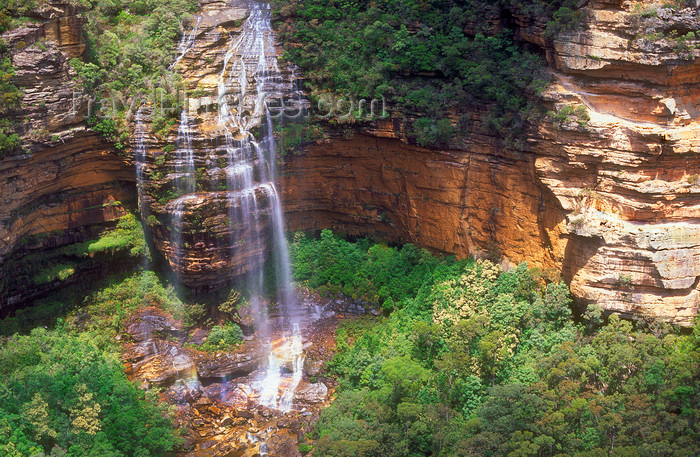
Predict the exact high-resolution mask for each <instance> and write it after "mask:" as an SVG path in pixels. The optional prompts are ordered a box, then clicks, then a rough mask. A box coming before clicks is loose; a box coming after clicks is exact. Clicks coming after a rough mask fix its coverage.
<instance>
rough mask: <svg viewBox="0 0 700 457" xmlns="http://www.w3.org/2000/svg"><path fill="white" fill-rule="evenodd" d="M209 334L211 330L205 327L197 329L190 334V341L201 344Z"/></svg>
mask: <svg viewBox="0 0 700 457" xmlns="http://www.w3.org/2000/svg"><path fill="white" fill-rule="evenodd" d="M207 335H209V330H207V329H203V328H198V329H195V331H193V332H192V334H191V335H190V338H189V340H188V342H189V343H192V344H196V345H201V344H203V343H204V341H205V340H206V339H207Z"/></svg>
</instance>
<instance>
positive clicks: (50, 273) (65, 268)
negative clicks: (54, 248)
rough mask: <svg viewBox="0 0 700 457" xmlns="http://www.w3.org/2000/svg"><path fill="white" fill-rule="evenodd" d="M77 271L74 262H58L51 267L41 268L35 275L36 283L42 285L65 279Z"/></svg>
mask: <svg viewBox="0 0 700 457" xmlns="http://www.w3.org/2000/svg"><path fill="white" fill-rule="evenodd" d="M74 273H75V265H72V264H60V263H59V264H57V265H54V266H51V267H49V268H45V269H43V270H41V271H40V272H39V273H38V274H37V275H36V276H35V277H34V284H36V285H42V284H49V283H51V282H53V281H64V280H66V279H68V277H69V276H71V275H73V274H74Z"/></svg>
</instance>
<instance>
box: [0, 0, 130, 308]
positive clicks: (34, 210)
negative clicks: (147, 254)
mask: <svg viewBox="0 0 700 457" xmlns="http://www.w3.org/2000/svg"><path fill="white" fill-rule="evenodd" d="M34 14H35V16H36V17H35V19H36V21H37V22H32V23H28V24H27V25H26V26H24V27H22V28H20V29H16V30H12V31H8V32H6V33H5V34H4V35H3V36H2V38H3V40H4V41H5V42H6V43H7V44H8V45H9V46H10V47H11V49H12V50H13V52H12V59H13V65H14V67H15V68H16V82H17V85H18V86H19V87H20V88H21V89H22V91H23V94H24V96H23V100H22V106H21V108H19V109H18V110H16V112H14V113H12V115H13V117H14V118H15V119H17V121H18V124H19V130H20V132H21V133H22V139H23V143H22V147H21V148H20V149H19V150H17V151H15V152H14V153H12V154H10V155H9V156H7V157H5V158H2V159H0V265H2V268H0V312H2V311H5V310H6V309H7V307H8V306H15V305H18V304H24V303H26V301H27V300H29V299H31V298H33V297H36V296H38V295H39V294H41V293H43V292H45V291H47V290H49V289H51V288H53V287H58V286H59V285H60V281H56V282H53V281H52V282H50V283H48V284H36V283H35V282H34V281H33V275H34V274H36V273H37V270H38V269H40V268H43V267H46V266H47V265H44V264H43V263H44V262H42V261H41V259H48V258H51V256H52V253H55V252H58V251H60V250H61V249H62V248H65V247H66V246H69V245H71V244H73V243H78V242H82V241H85V240H87V239H89V238H91V237H95V236H96V235H97V234H98V233H99V232H100V230H102V229H103V228H104V227H107V226H109V225H110V224H111V223H112V221H115V220H116V219H117V218H118V217H120V216H121V215H123V214H124V212H125V205H128V203H129V202H130V201H133V200H134V194H135V192H134V173H133V164H131V163H129V161H127V160H125V159H123V158H122V157H120V156H118V155H117V154H115V153H114V151H113V146H112V145H111V144H109V143H107V142H105V141H103V140H102V139H101V138H100V137H99V135H97V134H96V133H94V132H92V131H90V130H88V129H87V128H86V127H85V125H84V123H83V120H84V117H85V114H86V105H85V103H84V101H83V100H81V99H80V98H77V97H76V99H75V100H74V91H75V92H77V91H78V88H77V87H76V84H75V83H74V82H73V74H72V69H71V68H70V66H69V64H68V61H69V59H70V58H72V57H79V56H80V55H81V54H82V52H83V49H84V47H85V44H84V43H83V42H82V30H81V24H82V20H81V18H80V17H79V16H78V15H77V14H76V12H75V11H74V9H73V7H71V6H70V5H69V4H68V3H63V2H61V1H54V2H52V3H49V4H48V6H47V7H45V8H42V9H40V10H36V11H35V12H34ZM33 254H34V255H33ZM49 263H51V262H49ZM78 277H79V275H73V277H71V278H69V280H76V279H78Z"/></svg>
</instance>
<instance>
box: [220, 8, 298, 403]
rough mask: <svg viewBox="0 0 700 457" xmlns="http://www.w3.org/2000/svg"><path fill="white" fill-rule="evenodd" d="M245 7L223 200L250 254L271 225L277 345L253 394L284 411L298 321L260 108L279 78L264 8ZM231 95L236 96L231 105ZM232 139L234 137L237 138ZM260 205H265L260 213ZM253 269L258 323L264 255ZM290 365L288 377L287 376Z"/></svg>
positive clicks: (229, 111)
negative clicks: (258, 134)
mask: <svg viewBox="0 0 700 457" xmlns="http://www.w3.org/2000/svg"><path fill="white" fill-rule="evenodd" d="M250 7H251V12H250V15H249V17H248V19H247V20H246V22H245V24H244V25H243V31H242V33H241V35H239V36H238V37H237V39H235V40H232V42H231V44H230V46H229V48H228V50H227V52H226V55H225V58H224V68H223V70H222V72H221V74H220V75H219V83H218V89H219V90H218V106H219V118H218V123H219V126H220V127H221V128H225V129H227V132H226V135H225V136H224V138H225V140H226V150H227V155H228V161H229V165H228V169H227V183H228V191H229V199H230V200H231V202H230V206H231V208H232V209H234V210H233V211H232V214H231V220H232V223H240V224H243V225H244V226H246V227H249V228H250V230H248V231H247V238H248V239H246V240H244V241H245V242H246V243H250V245H252V246H255V245H257V244H258V243H260V242H261V239H262V236H263V234H262V233H260V231H259V227H260V224H259V218H260V217H261V213H262V212H263V211H266V212H268V213H269V216H270V219H271V226H272V246H273V250H272V251H273V252H272V255H273V259H274V264H275V267H276V271H275V273H276V280H277V284H276V286H277V287H276V289H277V291H278V301H279V307H280V308H279V309H280V311H281V318H282V323H281V327H282V328H283V337H282V343H281V344H279V342H278V344H273V342H271V341H270V343H269V344H270V352H269V357H268V366H267V370H266V373H265V376H264V377H263V379H261V380H259V391H260V401H261V403H262V404H264V405H266V406H268V407H271V408H277V409H281V410H289V409H291V407H292V401H293V397H294V389H295V388H296V386H297V385H298V384H299V381H300V380H301V375H302V368H303V354H302V338H301V329H300V326H301V320H300V316H299V312H298V311H297V310H296V300H295V299H294V296H293V292H292V287H291V275H290V268H289V256H288V253H287V243H286V240H285V236H284V221H283V217H282V205H281V201H280V197H279V193H278V192H277V189H276V187H275V177H276V176H275V147H274V146H275V141H274V136H273V126H272V119H271V116H270V114H269V111H268V108H267V100H266V98H267V96H268V95H270V94H279V93H281V92H282V85H283V78H282V75H281V72H280V69H279V68H278V66H277V57H276V55H277V54H276V51H275V47H274V35H273V32H272V27H271V23H270V11H269V6H268V5H261V4H258V3H252V4H251V6H250ZM250 85H254V87H255V90H254V91H251V90H249V89H250V87H249V86H250ZM231 94H234V96H233V97H231V96H230V95H231ZM236 101H237V103H235V102H236ZM232 102H233V103H232ZM263 120H265V121H264V122H262V123H263V124H264V125H263V128H262V130H263V138H262V139H261V141H259V142H258V141H256V139H255V137H254V136H253V134H252V133H251V129H252V128H253V127H254V126H257V125H258V124H260V123H261V121H263ZM231 132H236V136H235V138H234V135H233V134H232V133H231ZM261 199H262V200H264V202H265V205H264V209H263V205H262V204H261V203H262V202H261ZM235 241H236V242H240V240H235ZM251 262H255V263H257V265H254V266H251V267H250V268H248V271H249V273H248V278H247V285H248V288H249V292H250V294H251V296H252V297H253V298H252V301H253V303H252V306H253V308H254V310H255V311H257V313H258V314H259V315H263V316H264V314H265V308H266V307H265V306H264V304H263V303H261V301H260V300H259V298H258V297H260V296H262V286H263V271H262V264H263V262H264V257H263V251H262V250H260V251H259V255H257V256H253V257H252V258H251ZM271 332H272V329H271V328H270V325H269V323H268V319H266V318H265V317H263V318H262V319H260V324H259V326H258V334H259V336H260V337H261V338H264V339H267V340H268V341H269V340H270V338H271V337H272V333H271ZM290 364H291V376H289V374H288V373H287V371H289V365H290ZM281 387H282V389H281ZM280 391H281V392H280Z"/></svg>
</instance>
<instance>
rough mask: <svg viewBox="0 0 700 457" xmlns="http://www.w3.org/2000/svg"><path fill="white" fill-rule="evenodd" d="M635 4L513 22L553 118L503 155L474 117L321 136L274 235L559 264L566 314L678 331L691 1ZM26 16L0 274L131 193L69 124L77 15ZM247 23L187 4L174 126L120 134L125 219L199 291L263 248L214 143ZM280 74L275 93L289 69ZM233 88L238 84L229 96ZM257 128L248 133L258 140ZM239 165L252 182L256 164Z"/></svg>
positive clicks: (683, 297)
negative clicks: (241, 217) (571, 18)
mask: <svg viewBox="0 0 700 457" xmlns="http://www.w3.org/2000/svg"><path fill="white" fill-rule="evenodd" d="M653 8H656V6H655V5H654V4H652V3H650V2H636V3H631V2H622V1H621V0H609V1H590V2H588V4H587V5H586V6H585V7H584V8H583V20H582V23H581V24H580V25H579V27H578V28H577V29H576V30H575V31H572V32H566V33H564V34H562V35H560V37H559V38H558V39H556V40H554V41H551V40H547V39H545V38H544V31H543V30H542V27H541V25H538V24H530V23H527V22H526V21H525V20H524V19H522V18H517V17H516V18H515V21H516V22H518V21H519V28H518V34H519V36H520V38H521V39H523V40H526V41H529V42H531V43H532V44H533V45H535V46H539V47H540V48H541V49H542V50H543V52H544V53H545V54H546V56H547V60H548V62H549V64H550V69H551V72H552V75H553V81H554V82H553V84H552V85H551V86H550V87H549V88H548V89H547V90H546V92H545V93H544V94H542V99H543V103H544V104H545V105H546V106H547V107H548V109H550V110H551V111H552V114H551V115H550V116H548V117H547V118H546V119H544V120H543V121H542V122H540V123H539V124H538V125H536V126H534V128H533V129H532V130H531V131H529V132H527V140H528V141H527V144H528V147H527V148H524V149H523V150H509V149H504V148H503V147H502V146H501V144H500V142H499V139H498V138H496V136H495V135H494V134H493V133H491V132H488V131H484V130H483V129H482V128H481V127H480V125H479V122H478V121H476V122H474V123H473V131H471V132H468V133H469V134H468V135H465V136H467V137H468V141H466V142H465V143H463V144H454V145H451V146H450V147H448V148H444V149H433V150H431V149H425V148H419V147H417V146H413V145H411V144H409V142H408V140H407V138H406V135H405V133H404V131H405V125H404V123H403V121H402V120H400V119H391V120H388V121H379V122H377V123H376V124H374V125H372V126H367V125H363V126H362V127H356V128H354V129H352V131H353V132H354V133H352V134H350V135H348V134H347V133H342V134H341V133H337V134H333V133H331V135H330V138H329V139H327V140H324V141H319V142H317V143H313V144H311V145H309V146H308V148H307V149H306V151H305V152H304V153H303V154H301V155H295V156H289V157H286V158H285V159H284V164H283V169H282V176H281V183H280V188H281V192H282V200H283V201H284V209H285V212H286V219H287V223H288V228H289V229H290V230H318V229H322V228H326V227H330V228H334V229H336V230H339V231H341V232H345V233H348V234H353V235H366V234H370V235H377V236H381V237H385V238H387V239H390V240H393V241H397V242H412V243H415V244H417V245H420V246H423V247H426V248H429V249H432V250H435V251H439V252H444V253H451V254H457V255H459V256H466V255H472V254H474V255H490V256H503V257H504V258H506V259H508V260H509V261H511V262H521V261H528V263H529V264H530V265H531V266H533V267H538V268H541V269H543V270H546V271H548V272H559V271H560V272H562V273H563V276H564V278H565V279H566V280H567V282H569V283H570V284H571V289H572V292H573V293H574V295H575V296H576V297H577V298H578V299H579V300H580V301H581V302H596V303H598V304H600V305H601V306H603V307H604V308H606V309H608V310H615V311H620V312H622V313H627V314H635V313H645V314H649V315H652V316H655V317H660V318H664V319H668V320H671V321H674V322H678V323H689V322H690V319H691V318H692V316H693V315H695V314H696V313H697V310H698V301H699V300H700V292H699V291H698V277H700V223H698V216H700V214H699V213H700V198H699V193H700V186H699V185H698V183H699V180H698V177H697V176H698V173H700V166H699V165H700V159H699V157H698V153H699V152H700V123H699V122H698V115H699V107H700V71H699V69H700V61H699V58H700V50H698V49H695V46H697V45H698V42H697V40H695V41H693V40H690V41H688V40H687V39H679V38H678V37H681V36H685V35H686V34H687V32H689V31H693V30H698V28H699V27H698V24H699V21H700V19H699V18H698V12H697V10H695V9H690V8H687V9H684V10H676V11H674V10H670V9H663V8H658V9H657V10H654V12H652V9H653ZM37 14H39V16H40V17H42V18H43V19H42V20H41V22H40V23H39V24H34V25H31V26H28V27H26V28H23V29H20V30H16V31H12V32H8V33H6V34H5V36H4V37H3V38H4V39H5V41H6V42H8V43H9V44H10V45H11V46H13V47H14V48H15V50H16V51H15V52H14V65H15V66H16V67H17V68H18V80H19V81H20V82H21V84H22V86H23V89H24V93H25V96H24V105H23V108H22V110H21V111H20V112H18V113H16V117H17V119H22V120H23V121H22V131H23V133H24V137H23V138H24V148H25V149H27V150H29V151H30V154H25V153H19V154H17V155H15V156H12V157H9V158H5V159H3V160H2V161H0V168H2V172H0V189H2V190H3V192H2V195H3V197H0V198H4V200H3V202H4V203H3V204H2V205H1V206H0V260H2V261H3V262H4V263H5V262H10V261H14V260H18V259H21V258H25V257H26V256H27V255H29V254H32V253H35V252H43V251H45V250H51V249H59V248H61V247H63V246H66V245H69V244H70V243H74V242H78V241H83V240H84V239H86V238H88V237H90V236H92V235H94V233H96V232H97V231H99V230H100V228H101V227H104V225H105V224H108V223H109V221H112V220H114V219H115V218H117V217H118V216H120V215H121V214H123V211H124V207H123V204H122V203H121V202H125V201H127V200H129V199H135V195H136V192H135V187H134V179H135V178H134V172H133V166H131V164H129V163H128V161H127V160H125V159H123V158H120V156H118V155H116V154H114V153H113V152H112V151H111V148H110V146H109V145H107V144H105V143H104V142H103V141H102V140H101V139H100V138H99V137H98V136H96V135H95V134H94V133H92V132H90V131H88V130H86V129H85V128H84V127H83V126H82V121H83V118H84V115H85V109H84V106H83V105H82V104H78V105H77V108H76V109H72V107H73V103H72V92H73V88H74V85H73V82H72V77H71V71H72V70H71V69H70V68H69V66H68V64H67V60H68V59H69V58H70V57H73V56H79V55H80V54H81V53H82V49H83V44H82V42H81V39H80V33H79V27H80V24H81V22H80V19H79V17H78V16H77V15H75V12H74V11H72V9H71V8H70V7H69V6H68V5H64V4H62V3H54V4H52V5H51V6H50V7H49V8H47V10H46V11H43V10H42V11H41V12H38V13H37ZM249 14H250V13H249V11H247V10H244V9H231V8H228V7H227V6H226V5H224V4H223V3H220V2H205V3H204V4H203V6H202V10H201V11H200V16H201V18H200V19H198V21H197V25H196V29H195V31H194V32H193V33H191V34H190V35H189V36H186V37H185V38H186V39H185V40H183V44H182V46H185V47H184V48H182V49H181V51H184V50H185V49H187V51H186V52H183V53H182V55H181V58H180V59H179V60H178V66H177V67H175V68H176V69H179V71H180V72H181V73H182V75H183V80H184V82H185V86H186V88H187V89H188V91H189V92H190V98H189V102H188V103H187V105H186V106H185V109H184V110H183V113H184V114H180V118H179V128H178V126H177V125H175V126H173V127H172V128H171V129H170V130H169V131H167V132H165V133H164V134H163V135H161V136H155V135H153V134H152V133H151V129H150V125H148V121H145V122H146V125H141V126H139V125H135V126H134V130H135V132H136V133H135V134H134V136H133V140H132V143H133V145H134V147H135V148H134V149H135V151H137V150H138V148H143V151H144V153H143V157H142V158H141V165H140V170H141V171H142V172H143V180H142V182H141V188H142V191H143V192H142V202H141V203H142V209H143V212H144V216H145V217H146V218H147V219H148V221H149V225H151V228H152V230H153V234H154V241H155V243H156V247H157V248H158V249H159V250H160V251H161V252H163V253H164V254H165V257H166V258H167V259H168V261H169V262H170V264H171V266H172V268H173V269H174V270H175V271H177V272H178V273H179V274H180V276H181V277H182V278H183V279H184V280H185V282H186V283H188V284H190V285H196V286H202V287H215V286H217V285H220V284H222V283H223V282H226V281H227V280H228V279H229V278H230V277H232V276H234V275H239V274H241V273H244V272H245V271H246V269H247V268H248V266H249V265H251V264H252V263H254V262H252V260H251V259H261V258H263V257H264V256H265V251H266V249H265V246H269V244H270V243H269V240H270V235H271V233H270V218H271V215H272V211H271V204H270V199H271V198H273V199H274V198H275V196H274V194H272V193H270V191H269V189H267V188H265V189H263V188H260V189H258V191H256V192H253V193H252V194H250V195H249V196H252V197H253V199H254V200H255V202H256V203H255V204H256V205H257V206H256V208H257V212H254V214H257V216H256V224H257V225H252V226H251V225H247V227H257V228H256V230H254V231H255V232H256V233H258V234H259V235H256V238H255V241H254V242H242V241H240V240H248V239H252V238H251V235H250V234H248V233H244V232H243V231H242V230H243V228H244V225H241V224H237V223H236V222H235V218H236V214H239V213H241V211H242V210H241V208H242V207H243V206H250V205H249V203H246V201H245V200H243V199H242V198H243V197H242V194H241V195H239V198H238V200H235V199H234V200H235V201H233V200H232V199H231V193H230V192H229V191H230V190H231V189H233V188H235V184H234V181H235V179H234V175H235V174H236V173H237V172H238V171H237V169H236V167H235V166H233V165H234V163H233V162H235V160H237V159H236V157H234V156H235V154H233V153H232V149H231V148H230V147H229V146H230V145H231V144H233V145H234V146H235V148H234V149H235V150H240V146H241V145H242V144H243V143H244V142H243V143H242V141H243V138H242V136H241V135H238V134H237V133H235V131H233V130H231V129H227V128H224V127H222V125H221V116H219V111H218V110H220V109H221V106H220V102H221V97H220V95H221V93H220V90H221V86H220V84H219V83H220V80H221V77H222V76H221V68H222V67H223V66H224V63H225V62H229V63H230V62H232V61H229V60H227V59H231V58H232V57H231V56H234V58H235V59H237V58H243V57H244V54H241V55H240V56H239V55H237V54H236V52H237V51H235V50H234V51H232V52H228V51H230V46H231V43H232V41H231V40H230V38H231V37H233V38H235V37H239V36H241V34H242V32H243V27H244V23H245V20H246V18H247V17H248V16H249ZM264 33H265V34H269V33H272V32H270V31H265V32H264ZM190 36H191V40H190V39H189V37H190ZM265 36H267V35H265ZM234 41H235V40H234ZM38 43H40V44H41V46H38V45H35V44H38ZM270 52H271V54H270V56H274V55H275V54H276V51H275V50H274V49H271V50H270ZM270 56H268V57H270ZM234 67H235V65H234V66H232V68H234ZM234 73H235V68H234V69H233V70H232V72H231V74H230V75H228V77H227V79H226V81H225V83H224V85H225V86H227V87H226V90H225V91H224V92H225V96H226V97H228V98H230V99H231V101H230V103H229V105H230V107H231V112H232V113H233V114H234V115H240V116H243V117H246V116H247V117H252V118H256V116H251V113H252V111H251V109H252V107H253V106H254V104H255V103H254V99H255V98H256V97H257V84H256V83H255V74H254V73H253V72H249V73H246V74H244V75H241V74H240V71H239V72H238V73H235V74H234ZM242 76H243V77H242ZM279 76H280V78H278V79H280V80H284V81H286V82H284V85H285V87H286V88H285V89H284V90H290V89H289V87H287V86H289V83H290V82H291V80H292V78H291V77H290V75H289V71H288V70H285V69H282V70H281V73H280V75H279ZM243 80H245V81H246V85H247V86H248V87H249V90H248V92H247V93H245V94H244V96H243V97H242V98H241V99H238V98H236V97H237V96H236V94H240V86H241V81H243ZM253 87H255V90H253ZM227 103H228V102H227ZM152 110H153V107H146V108H145V109H144V112H145V116H146V117H148V115H149V114H152ZM474 114H475V119H476V118H478V116H477V114H478V113H474ZM183 116H185V117H183ZM183 119H184V120H183ZM257 119H258V120H255V121H254V122H253V123H252V125H251V127H250V128H251V130H252V131H257V130H260V131H261V132H264V130H265V128H266V127H265V126H264V125H262V126H261V125H260V122H259V120H260V118H259V116H258V117H257ZM234 130H235V129H234ZM346 130H347V129H346ZM239 133H240V132H239ZM229 134H230V135H232V138H228V137H227V135H229ZM256 136H258V137H259V135H256ZM231 142H233V143H231ZM253 147H254V146H253V145H251V148H253ZM255 147H257V145H255ZM251 151H253V149H251ZM137 155H138V154H137ZM188 155H189V156H191V157H192V159H191V160H189V159H188ZM250 163H251V167H252V169H253V171H252V175H253V176H254V178H255V179H256V180H258V179H260V176H261V175H262V173H264V169H263V168H264V167H261V166H260V164H261V162H260V161H259V160H258V161H255V160H252V161H251V162H250ZM192 186H194V187H192ZM266 189H267V190H266ZM246 195H247V194H246ZM246 198H247V197H246ZM236 201H237V202H238V203H237V204H233V203H236ZM237 205H238V206H237ZM237 208H238V209H237ZM148 216H153V217H152V218H151V217H148ZM237 240H238V242H237ZM7 264H8V265H9V263H7ZM11 277H12V273H11V272H10V270H9V269H6V268H3V269H2V273H0V280H2V279H3V278H4V280H5V286H4V292H3V294H2V297H3V300H4V302H3V303H5V304H6V303H8V302H17V301H20V300H24V299H26V298H27V296H33V295H34V294H36V293H37V289H36V288H33V289H32V288H30V292H29V293H24V292H20V291H21V290H27V289H26V287H25V286H23V285H22V284H19V283H18V284H17V285H13V281H11V280H10V278H11ZM3 306H4V305H3Z"/></svg>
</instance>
